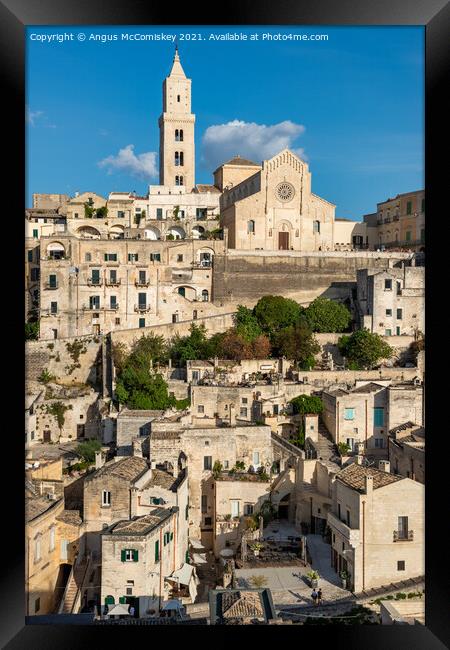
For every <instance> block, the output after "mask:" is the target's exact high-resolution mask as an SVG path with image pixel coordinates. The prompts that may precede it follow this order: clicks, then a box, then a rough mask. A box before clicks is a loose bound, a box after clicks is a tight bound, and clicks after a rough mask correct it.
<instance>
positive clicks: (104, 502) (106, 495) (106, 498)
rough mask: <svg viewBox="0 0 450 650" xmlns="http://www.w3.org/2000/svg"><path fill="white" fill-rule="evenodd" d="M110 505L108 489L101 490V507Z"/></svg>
mask: <svg viewBox="0 0 450 650" xmlns="http://www.w3.org/2000/svg"><path fill="white" fill-rule="evenodd" d="M110 505H111V492H110V491H109V490H103V492H102V507H103V508H106V507H108V506H110Z"/></svg>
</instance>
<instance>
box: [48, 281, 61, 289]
mask: <svg viewBox="0 0 450 650" xmlns="http://www.w3.org/2000/svg"><path fill="white" fill-rule="evenodd" d="M45 288H46V289H59V285H58V283H56V284H51V283H50V282H46V283H45Z"/></svg>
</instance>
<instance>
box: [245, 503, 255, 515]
mask: <svg viewBox="0 0 450 650" xmlns="http://www.w3.org/2000/svg"><path fill="white" fill-rule="evenodd" d="M252 514H253V503H244V515H252Z"/></svg>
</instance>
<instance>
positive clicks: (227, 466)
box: [223, 460, 230, 469]
mask: <svg viewBox="0 0 450 650" xmlns="http://www.w3.org/2000/svg"><path fill="white" fill-rule="evenodd" d="M229 467H230V461H229V460H224V461H223V468H224V469H228V468H229Z"/></svg>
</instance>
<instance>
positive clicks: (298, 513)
mask: <svg viewBox="0 0 450 650" xmlns="http://www.w3.org/2000/svg"><path fill="white" fill-rule="evenodd" d="M340 469H341V467H340V466H339V465H337V464H336V463H333V462H331V461H329V460H326V459H320V460H319V459H306V458H300V459H298V461H297V464H296V467H295V491H294V494H293V497H292V500H293V502H294V503H295V514H294V517H293V519H292V521H293V522H294V523H295V525H296V526H297V527H299V528H300V527H302V525H306V526H307V530H308V531H309V532H310V533H312V534H316V535H323V534H324V533H325V530H326V526H327V517H328V513H329V512H330V511H331V505H332V486H333V481H334V478H335V476H336V474H337V473H338V472H339V471H340Z"/></svg>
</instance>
